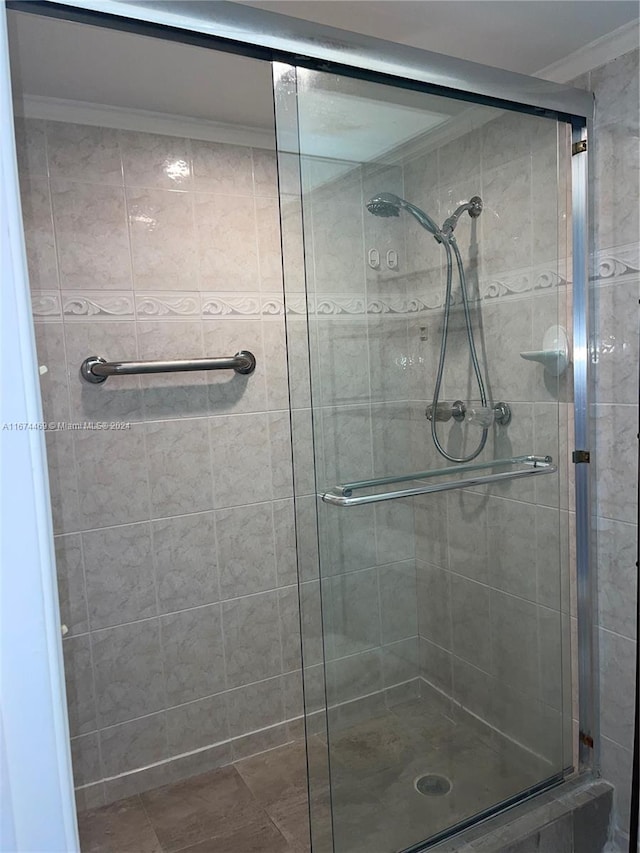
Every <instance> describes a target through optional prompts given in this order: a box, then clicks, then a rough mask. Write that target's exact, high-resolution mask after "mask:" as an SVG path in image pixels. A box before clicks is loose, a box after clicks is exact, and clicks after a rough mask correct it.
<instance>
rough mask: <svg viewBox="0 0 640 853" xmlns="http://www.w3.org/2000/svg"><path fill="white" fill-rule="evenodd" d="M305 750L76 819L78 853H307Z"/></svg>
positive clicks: (266, 757) (286, 750) (278, 752)
mask: <svg viewBox="0 0 640 853" xmlns="http://www.w3.org/2000/svg"><path fill="white" fill-rule="evenodd" d="M305 767H306V765H305V751H304V744H302V743H300V744H289V745H287V746H285V747H281V748H279V749H275V750H272V751H271V752H269V753H265V754H262V755H259V756H255V757H253V758H249V759H245V760H243V761H240V762H238V763H237V764H236V765H231V766H228V767H222V768H220V769H219V770H213V771H211V772H209V773H203V774H201V775H199V776H194V777H193V778H191V779H187V780H185V781H183V782H177V783H175V784H172V785H165V786H164V787H162V788H156V789H155V790H153V791H147V792H145V793H143V794H140V795H139V796H135V797H129V798H127V799H126V800H120V801H119V802H117V803H113V804H112V805H109V806H105V807H104V808H100V809H93V810H91V811H87V812H83V813H81V814H80V815H79V818H78V823H79V831H80V847H81V850H82V853H308V851H309V839H308V811H307V794H306V771H305Z"/></svg>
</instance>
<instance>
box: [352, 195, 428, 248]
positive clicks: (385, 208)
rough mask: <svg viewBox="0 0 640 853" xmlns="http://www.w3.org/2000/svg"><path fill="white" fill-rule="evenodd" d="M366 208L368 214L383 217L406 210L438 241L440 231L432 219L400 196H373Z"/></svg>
mask: <svg viewBox="0 0 640 853" xmlns="http://www.w3.org/2000/svg"><path fill="white" fill-rule="evenodd" d="M366 207H367V210H368V211H369V213H372V214H373V215H374V216H383V217H389V216H400V210H406V211H407V213H410V214H411V215H412V216H413V218H414V219H417V221H418V222H419V223H420V225H422V227H423V228H425V229H426V230H427V231H428V232H429V233H430V234H433V236H434V237H436V239H440V229H439V228H438V226H437V225H436V223H435V222H434V221H433V219H431V217H430V216H428V215H427V214H426V213H425V212H424V210H420V208H419V207H416V206H415V204H411V202H410V201H406V200H405V199H404V198H400V196H397V195H394V194H393V193H378V195H374V197H373V198H372V199H370V200H369V201H368V202H367V204H366Z"/></svg>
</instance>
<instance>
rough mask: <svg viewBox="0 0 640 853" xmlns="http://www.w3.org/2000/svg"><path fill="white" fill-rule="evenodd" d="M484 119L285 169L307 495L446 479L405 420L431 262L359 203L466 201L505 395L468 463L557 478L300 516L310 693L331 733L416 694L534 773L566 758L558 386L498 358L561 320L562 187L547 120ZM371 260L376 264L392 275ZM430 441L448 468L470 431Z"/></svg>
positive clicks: (455, 348) (439, 275)
mask: <svg viewBox="0 0 640 853" xmlns="http://www.w3.org/2000/svg"><path fill="white" fill-rule="evenodd" d="M493 115H494V113H492V114H491V118H492V119H493V120H491V121H488V120H487V117H486V116H485V117H484V123H483V124H482V127H481V130H480V131H479V130H477V129H476V130H474V131H473V132H472V133H469V134H462V135H460V136H459V137H458V138H457V139H454V140H452V141H449V142H448V143H447V144H446V146H443V147H442V148H440V149H438V148H435V149H433V150H431V151H429V153H428V154H425V155H420V156H414V157H413V158H412V159H411V160H410V161H408V162H405V163H404V164H403V166H402V165H384V164H367V165H363V164H357V163H350V164H349V163H343V164H338V163H336V162H334V163H332V164H322V163H320V162H318V161H315V162H312V163H307V164H305V163H303V183H304V181H305V180H306V181H307V183H308V184H309V185H310V186H309V187H308V188H307V192H306V195H305V251H306V273H307V283H308V287H309V290H310V296H311V305H310V308H311V314H310V333H311V334H310V344H311V364H312V370H313V369H315V375H314V376H313V383H312V387H313V391H314V400H313V403H314V428H315V436H314V437H315V452H316V464H317V470H318V477H319V484H318V485H319V488H320V490H321V491H323V490H324V489H326V488H332V487H333V486H335V485H336V484H337V483H344V482H348V481H349V480H359V479H366V478H368V477H371V476H374V477H384V476H392V475H402V474H409V473H411V472H414V471H420V470H427V469H432V468H437V467H443V466H444V465H446V464H449V463H446V462H445V460H443V459H442V458H441V457H440V456H438V454H437V453H436V451H435V449H434V446H433V442H432V440H431V436H430V431H429V422H428V421H427V420H426V418H425V414H424V412H425V408H426V405H427V404H428V403H430V402H431V395H432V393H433V387H432V383H433V377H434V376H435V371H436V366H437V356H438V348H439V342H440V329H441V322H442V306H443V295H444V280H443V269H444V252H443V250H442V249H441V248H440V247H439V246H438V245H437V244H436V243H435V241H434V240H433V239H432V238H431V237H430V236H429V235H427V234H426V233H425V231H424V230H423V229H422V228H420V227H419V226H418V225H416V224H415V223H414V222H413V220H412V219H410V218H409V217H407V216H401V217H400V218H399V219H396V218H376V217H373V216H371V215H370V214H369V213H368V212H367V210H366V206H365V203H366V201H367V200H368V199H369V198H371V197H372V196H373V195H375V194H377V193H379V192H393V193H396V194H398V195H401V196H404V197H406V198H408V199H409V200H411V201H413V202H415V203H416V204H418V205H420V206H424V207H425V209H427V210H428V212H429V213H430V214H431V215H432V216H434V218H436V219H437V220H438V221H439V222H442V221H444V219H445V218H446V216H447V215H449V214H450V213H452V212H453V209H454V208H455V207H456V206H457V204H458V203H460V202H461V201H464V200H467V199H468V198H469V197H470V196H472V195H474V194H476V193H479V194H481V195H482V196H483V198H484V201H485V211H484V213H483V214H482V216H481V217H480V219H479V220H477V222H476V223H475V225H474V226H473V227H472V224H471V220H470V219H469V218H468V217H467V216H466V215H465V216H464V217H463V219H462V220H461V222H460V224H459V226H458V230H457V232H456V234H457V237H458V242H459V245H460V248H461V251H462V254H463V257H464V259H465V267H466V270H467V274H468V284H469V288H470V292H471V294H472V298H473V300H474V303H475V306H474V309H473V313H474V327H475V328H476V330H477V335H478V344H479V349H480V352H481V358H482V361H483V362H484V363H486V364H487V365H488V376H489V388H488V392H489V397H490V398H491V399H492V400H494V401H498V400H506V401H508V402H509V403H510V405H511V406H512V410H513V420H512V423H511V424H510V425H509V426H508V427H504V428H503V427H497V428H495V429H494V430H492V432H491V436H490V440H489V442H488V444H487V448H486V450H485V451H484V453H483V454H482V456H481V457H480V459H490V458H504V457H509V456H512V455H518V454H522V455H526V454H531V453H536V454H540V455H546V454H550V455H551V456H553V458H554V460H555V461H556V463H557V464H558V465H559V467H560V475H559V476H557V477H549V478H548V479H547V478H544V477H542V478H539V479H537V480H536V481H535V482H534V481H532V480H530V481H527V482H512V483H510V484H507V485H506V486H504V487H501V488H499V489H497V488H494V489H493V490H492V491H491V492H490V493H485V492H483V491H481V490H477V491H474V492H472V491H464V492H457V493H455V494H454V493H451V494H450V495H446V494H443V495H437V494H435V495H429V496H427V497H425V498H422V499H420V498H416V499H414V500H405V501H397V502H389V503H380V504H378V505H368V506H362V507H357V508H356V507H352V508H349V509H347V510H345V509H338V508H335V507H328V506H326V505H324V504H320V505H319V512H320V521H321V533H322V534H323V536H322V537H321V559H322V566H323V576H324V578H325V580H324V582H323V594H324V598H323V619H324V627H325V631H326V645H325V655H326V662H327V676H328V679H329V681H328V684H327V696H328V700H329V705H330V706H331V705H333V706H334V711H333V713H334V715H335V717H336V721H337V722H338V723H339V722H340V709H339V708H336V707H335V706H339V705H340V704H341V703H345V702H350V701H351V700H352V699H354V698H356V697H366V699H367V701H366V703H365V704H364V706H363V713H364V714H365V715H367V714H372V713H375V712H376V711H377V710H378V709H379V708H380V707H381V705H382V704H383V703H384V701H385V699H386V701H387V702H388V701H389V699H390V698H391V700H393V695H394V692H392V693H391V696H389V695H387V696H386V697H385V695H384V691H385V688H387V687H389V686H390V685H396V686H397V685H399V684H400V683H403V684H405V685H406V688H407V689H409V688H412V687H415V676H416V675H422V677H423V679H424V680H426V681H427V682H429V683H430V684H432V685H434V686H435V687H437V688H438V689H439V690H440V691H442V693H443V694H444V695H445V696H448V697H451V698H453V699H454V700H455V701H456V702H457V703H459V704H460V705H462V706H463V707H465V708H466V709H467V710H469V711H471V712H472V713H473V714H475V715H476V716H478V717H479V718H481V719H482V720H484V721H485V722H488V723H489V724H491V725H492V726H494V727H495V728H497V729H499V730H500V731H503V732H505V733H506V734H508V735H509V736H511V737H513V738H514V739H516V740H518V741H521V742H523V743H525V744H526V745H527V746H529V747H530V748H532V749H534V750H536V751H539V752H541V753H542V755H543V756H545V757H548V758H550V759H551V760H552V761H553V765H554V768H553V769H554V772H555V771H556V770H557V769H559V768H558V767H557V765H558V764H560V763H561V762H562V761H564V760H565V758H567V754H568V758H567V762H566V763H570V761H571V736H570V733H569V731H566V730H565V732H564V735H565V741H566V749H567V753H566V754H564V755H563V753H562V752H561V747H562V736H563V727H562V720H561V713H562V714H564V716H565V721H566V722H569V718H570V715H571V694H570V678H569V676H568V673H569V671H570V660H569V653H570V642H569V632H570V625H571V616H570V595H569V570H568V561H569V555H568V533H569V525H570V523H571V521H572V507H570V505H569V496H568V492H569V489H568V471H567V452H566V448H567V444H566V435H567V431H568V424H569V419H570V406H569V402H570V401H569V398H568V396H567V393H568V392H567V389H568V388H569V387H570V378H569V377H564V378H563V379H561V380H560V382H558V381H556V380H552V379H551V380H550V379H549V377H547V376H545V375H544V373H543V369H542V367H541V366H540V365H537V364H533V363H531V362H525V361H523V360H522V359H521V358H520V356H519V353H520V352H521V351H525V350H532V349H537V348H540V346H541V340H542V335H543V334H544V332H545V331H546V329H547V327H548V326H550V325H554V324H556V323H558V322H560V323H562V324H563V325H568V323H567V315H566V311H567V306H568V304H569V301H570V300H569V294H570V282H569V281H568V280H567V274H566V257H567V243H566V229H567V220H566V208H565V203H566V198H565V194H566V186H565V184H564V182H563V183H561V184H560V185H558V177H557V175H558V156H559V155H558V135H557V134H558V130H557V127H556V125H555V123H554V122H551V121H540V120H539V119H533V118H530V117H527V116H513V115H506V116H500V117H496V118H493ZM565 150H566V149H565ZM567 165H568V164H567V162H566V161H565V162H563V163H562V164H561V167H560V172H561V174H562V171H563V169H564V170H566V168H567ZM336 169H341V170H342V175H341V176H339V177H337V178H336V177H335V171H336ZM323 170H325V171H326V173H327V174H326V176H324V177H325V180H324V184H323V180H322V178H323V174H322V171H323ZM332 172H333V174H332ZM371 248H375V249H377V250H378V251H379V254H380V257H381V259H382V260H381V264H380V266H379V267H378V268H377V269H373V268H371V267H370V266H369V265H368V263H367V259H368V252H369V249H371ZM388 249H392V250H394V251H395V252H396V253H397V259H398V263H397V266H396V267H395V268H393V269H390V268H389V266H388V265H387V263H386V260H385V259H386V252H387V250H388ZM455 293H456V294H458V296H457V299H456V304H455V306H454V308H453V310H452V321H451V337H450V341H449V355H448V361H447V371H446V373H445V382H444V386H443V392H442V399H443V400H450V401H452V400H454V399H456V398H462V399H463V400H466V401H469V400H473V399H474V396H476V395H477V392H475V391H474V389H473V387H472V386H471V385H470V383H469V376H470V375H471V371H470V365H469V363H468V357H467V348H466V336H465V334H464V327H463V324H462V318H461V307H460V299H459V288H458V285H456V287H455ZM289 302H290V303H291V299H289ZM290 307H291V304H290ZM289 316H291V315H289ZM292 326H293V321H291V320H290V322H289V329H290V331H291V330H292ZM303 336H304V334H303ZM291 339H292V338H291V337H290V338H289V340H290V343H291ZM439 429H440V433H441V436H442V438H443V441H444V443H445V444H446V445H447V446H449V449H450V450H453V451H454V452H458V450H459V443H460V441H461V440H462V441H464V440H465V439H467V441H468V445H469V446H470V445H471V442H472V441H474V440H475V439H476V438H477V437H479V435H480V433H479V430H477V429H476V428H474V427H468V428H465V429H464V430H460V428H459V427H454V428H453V429H452V428H451V427H450V425H449V424H445V425H440V427H439ZM474 430H475V431H474ZM466 452H469V451H468V450H467V451H466ZM322 549H324V551H323V550H322ZM391 561H393V562H391ZM416 593H417V594H416ZM377 613H380V615H381V617H382V623H380V622H379V621H378V619H377V618H375V614H377ZM574 615H575V614H574ZM303 617H304V606H303ZM372 617H374V618H372ZM303 622H305V623H307V622H308V620H306V618H303ZM561 652H562V653H563V654H564V655H565V659H564V660H563V659H562V654H561ZM334 671H335V673H336V675H335V676H333V677H332V673H333V672H334ZM563 672H564V677H563ZM309 693H310V691H308V693H307V695H309ZM319 704H320V703H319ZM349 710H350V711H351V710H353V706H350V709H349Z"/></svg>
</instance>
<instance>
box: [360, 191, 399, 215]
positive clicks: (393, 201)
mask: <svg viewBox="0 0 640 853" xmlns="http://www.w3.org/2000/svg"><path fill="white" fill-rule="evenodd" d="M401 207H402V199H401V198H398V196H397V195H393V193H379V195H374V197H373V198H372V199H370V200H369V201H368V202H367V210H368V211H369V213H373V215H374V216H382V217H384V218H387V217H389V216H400V208H401Z"/></svg>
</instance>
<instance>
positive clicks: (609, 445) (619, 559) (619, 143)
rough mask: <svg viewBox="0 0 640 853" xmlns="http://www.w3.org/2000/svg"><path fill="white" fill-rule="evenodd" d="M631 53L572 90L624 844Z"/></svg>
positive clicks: (612, 742) (607, 717)
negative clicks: (589, 163)
mask: <svg viewBox="0 0 640 853" xmlns="http://www.w3.org/2000/svg"><path fill="white" fill-rule="evenodd" d="M638 74H639V69H638V50H635V51H632V52H631V53H627V54H625V55H624V56H621V57H620V58H619V59H616V60H614V61H613V62H610V63H608V64H607V65H604V66H603V67H601V68H598V69H597V70H594V71H592V72H591V73H590V74H589V75H587V76H586V77H585V78H582V79H581V80H580V81H578V82H579V85H582V86H584V87H585V88H588V89H591V90H592V91H593V92H594V95H595V99H596V117H595V124H594V149H593V163H594V176H593V177H594V207H595V210H594V214H595V216H594V225H595V240H596V258H595V263H594V273H595V280H594V282H593V307H594V318H593V325H594V328H593V335H594V348H593V352H592V361H593V364H592V367H593V373H594V377H595V405H594V407H593V416H594V421H593V423H594V431H595V465H596V467H595V483H596V488H595V495H594V497H595V503H594V514H595V516H596V528H597V529H596V535H597V550H596V554H595V562H596V566H597V572H598V611H599V637H600V644H599V645H600V726H601V735H602V737H601V763H602V775H603V776H604V777H605V779H608V780H609V781H610V782H612V783H613V784H614V786H615V794H614V802H615V809H616V829H617V831H618V832H619V833H620V835H621V849H623V850H626V848H627V844H628V841H624V840H622V836H623V835H624V834H625V833H628V830H629V799H630V789H631V765H632V753H631V749H632V745H633V708H634V681H635V653H636V643H637V637H636V626H635V602H636V598H635V596H636V595H637V568H636V560H637V553H636V540H637V524H636V523H637V479H636V478H637V441H636V433H637V431H638V359H639V352H638V340H639V337H640V335H639V329H638V299H639V297H640V244H639V242H638V236H639V232H640V222H639V210H638V197H639V195H640V193H639V191H640V146H639V144H638V142H639V136H640V129H639V127H638V102H639V93H638Z"/></svg>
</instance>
